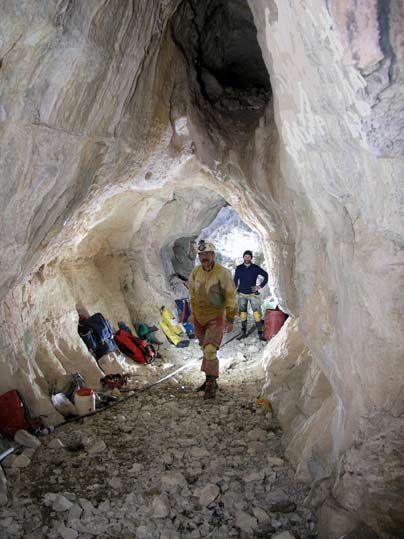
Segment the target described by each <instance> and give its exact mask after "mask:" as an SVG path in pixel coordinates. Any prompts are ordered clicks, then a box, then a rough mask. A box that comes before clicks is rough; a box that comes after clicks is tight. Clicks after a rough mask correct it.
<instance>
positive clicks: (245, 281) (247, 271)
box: [234, 264, 268, 294]
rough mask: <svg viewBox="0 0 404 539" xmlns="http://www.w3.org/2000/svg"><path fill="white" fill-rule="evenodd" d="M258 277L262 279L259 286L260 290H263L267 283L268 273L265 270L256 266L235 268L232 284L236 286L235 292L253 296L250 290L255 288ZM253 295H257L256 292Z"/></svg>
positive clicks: (242, 265) (241, 265)
mask: <svg viewBox="0 0 404 539" xmlns="http://www.w3.org/2000/svg"><path fill="white" fill-rule="evenodd" d="M258 275H262V277H264V280H263V281H262V283H261V284H260V286H261V288H263V287H264V286H265V285H266V284H267V282H268V273H267V272H266V271H265V270H263V269H262V268H260V267H259V266H257V265H256V264H250V265H249V266H246V265H245V264H240V265H239V266H237V268H236V273H235V274H234V284H235V285H236V288H237V292H241V293H242V294H254V292H253V291H252V290H251V289H252V287H253V286H256V284H257V277H258ZM255 293H256V294H258V292H255Z"/></svg>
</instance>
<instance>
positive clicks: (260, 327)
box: [255, 320, 265, 341]
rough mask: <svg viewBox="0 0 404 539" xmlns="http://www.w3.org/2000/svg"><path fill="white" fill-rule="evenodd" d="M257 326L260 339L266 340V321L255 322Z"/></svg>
mask: <svg viewBox="0 0 404 539" xmlns="http://www.w3.org/2000/svg"><path fill="white" fill-rule="evenodd" d="M255 326H256V328H257V331H258V338H259V340H260V341H265V337H264V323H263V321H262V320H260V321H259V322H255Z"/></svg>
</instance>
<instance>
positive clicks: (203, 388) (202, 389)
mask: <svg viewBox="0 0 404 539" xmlns="http://www.w3.org/2000/svg"><path fill="white" fill-rule="evenodd" d="M213 378H214V377H213ZM214 379H215V389H216V390H217V389H219V386H218V384H217V381H216V378H214ZM206 382H207V379H206V380H205V381H204V382H203V384H202V385H201V386H199V387H197V388H196V389H195V391H196V393H199V392H200V391H205V388H206Z"/></svg>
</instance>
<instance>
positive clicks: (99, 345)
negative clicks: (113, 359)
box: [78, 313, 117, 359]
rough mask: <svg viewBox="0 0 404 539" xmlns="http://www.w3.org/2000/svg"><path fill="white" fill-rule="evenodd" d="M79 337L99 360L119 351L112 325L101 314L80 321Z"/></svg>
mask: <svg viewBox="0 0 404 539" xmlns="http://www.w3.org/2000/svg"><path fill="white" fill-rule="evenodd" d="M78 331H79V335H80V337H81V338H82V339H83V341H84V342H85V344H86V346H87V348H88V349H89V350H90V352H92V353H93V354H94V355H95V357H96V358H97V359H100V357H102V356H103V355H104V354H107V353H108V352H113V351H114V350H116V349H117V345H116V342H115V340H114V333H113V331H112V327H111V324H110V323H109V322H108V320H106V319H105V318H104V317H103V315H102V314H101V313H95V314H93V315H92V316H90V318H87V319H86V320H80V321H79V329H78Z"/></svg>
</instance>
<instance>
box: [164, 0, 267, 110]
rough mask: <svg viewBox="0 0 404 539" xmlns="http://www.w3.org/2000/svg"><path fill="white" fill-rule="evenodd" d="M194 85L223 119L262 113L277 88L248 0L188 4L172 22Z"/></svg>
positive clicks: (174, 34) (195, 0)
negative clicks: (266, 63) (261, 45)
mask: <svg viewBox="0 0 404 539" xmlns="http://www.w3.org/2000/svg"><path fill="white" fill-rule="evenodd" d="M172 35H173V38H174V41H175V42H176V44H177V45H178V46H179V47H180V49H181V50H182V52H183V54H184V56H185V58H186V61H187V65H188V71H189V76H190V78H191V80H193V81H195V82H197V86H198V88H199V91H200V93H201V94H202V96H203V97H204V98H205V99H206V100H207V101H208V102H209V103H210V105H212V106H213V108H215V109H217V110H220V111H221V112H222V113H223V114H226V115H231V114H232V113H237V112H240V111H253V112H259V114H261V112H262V110H263V109H264V108H265V106H266V104H267V103H268V101H269V100H270V98H271V95H272V92H271V84H270V79H269V75H268V71H267V69H266V66H265V63H264V60H263V57H262V53H261V49H260V47H259V44H258V41H257V29H256V27H255V24H254V20H253V17H252V13H251V11H250V8H249V6H248V4H247V1H246V0H232V1H231V2H229V1H227V0H206V1H200V0H186V1H184V2H183V3H182V4H181V5H180V7H179V9H178V11H177V13H176V16H175V17H174V19H173V21H172Z"/></svg>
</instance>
